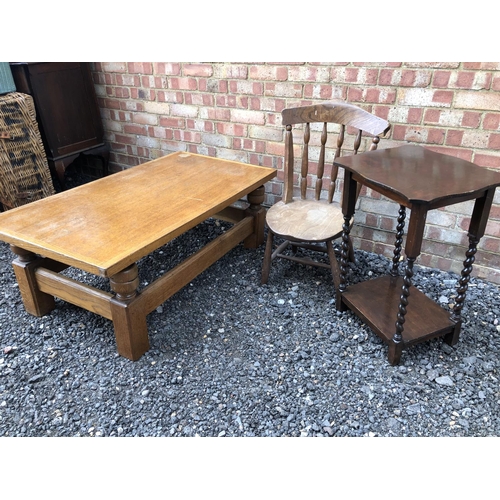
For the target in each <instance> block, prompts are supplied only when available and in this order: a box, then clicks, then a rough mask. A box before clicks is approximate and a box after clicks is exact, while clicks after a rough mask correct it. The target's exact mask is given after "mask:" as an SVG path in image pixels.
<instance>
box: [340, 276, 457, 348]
mask: <svg viewBox="0 0 500 500" xmlns="http://www.w3.org/2000/svg"><path fill="white" fill-rule="evenodd" d="M402 285H403V277H401V276H399V277H396V278H395V277H392V276H382V277H380V278H375V279H372V280H368V281H364V282H362V283H357V284H355V285H351V286H349V287H348V288H347V290H346V291H345V292H344V293H343V294H342V302H343V303H344V304H345V305H346V306H347V307H348V308H349V309H350V310H351V311H353V312H354V313H355V314H356V315H357V316H358V317H359V318H361V319H362V320H363V321H364V322H365V323H366V324H367V325H368V326H369V327H370V328H371V329H372V330H373V331H374V332H375V333H376V334H377V335H378V336H379V337H380V338H381V339H382V340H384V341H385V342H386V343H389V342H390V341H391V340H392V337H393V336H394V333H395V331H396V320H397V314H398V307H399V303H400V297H401V287H402ZM455 326H456V324H455V322H453V321H452V320H451V319H450V312H448V311H446V310H445V309H443V308H442V307H441V306H439V304H436V303H435V302H434V301H433V300H431V299H430V298H429V297H427V296H426V295H425V294H423V293H422V292H421V291H420V290H418V289H417V288H415V287H413V286H412V287H410V295H409V297H408V305H407V307H406V316H405V322H404V325H403V334H402V335H403V342H404V344H405V345H412V344H417V343H419V342H424V341H426V340H428V339H431V338H433V337H440V336H442V335H446V334H448V333H451V332H453V330H454V329H455Z"/></svg>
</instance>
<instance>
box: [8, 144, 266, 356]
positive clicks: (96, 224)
mask: <svg viewBox="0 0 500 500" xmlns="http://www.w3.org/2000/svg"><path fill="white" fill-rule="evenodd" d="M275 175H276V170H275V169H272V168H265V167H258V166H254V165H247V164H244V163H239V162H234V161H228V160H222V159H217V158H211V157H208V156H202V155H197V154H191V153H182V152H179V153H173V154H170V155H168V156H165V157H162V158H159V159H157V160H153V161H150V162H147V163H145V164H142V165H140V166H137V167H134V168H131V169H128V170H125V171H122V172H120V173H117V174H113V175H110V176H107V177H105V178H103V179H98V180H96V181H94V182H91V183H88V184H84V185H82V186H79V187H76V188H73V189H70V190H67V191H63V192H61V193H59V194H56V195H54V196H51V197H49V198H45V199H43V200H39V201H36V202H34V203H31V204H30V205H25V206H22V207H19V208H16V209H14V210H10V211H9V212H5V213H3V214H0V239H1V240H3V241H5V242H8V243H10V244H11V248H12V250H13V252H14V253H15V254H17V258H16V259H15V260H14V263H13V266H14V270H15V274H16V277H17V281H18V283H19V289H20V292H21V295H22V298H23V301H24V305H25V308H26V310H27V311H28V312H29V313H31V314H34V315H36V316H42V315H44V314H47V313H48V312H49V311H50V310H52V309H53V308H54V307H55V305H54V296H56V297H59V298H61V299H63V300H65V301H67V302H70V303H72V304H75V305H78V306H80V307H83V308H85V309H87V310H89V311H92V312H95V313H97V314H100V315H101V316H104V317H105V318H108V319H111V320H112V321H113V324H114V329H115V336H116V343H117V349H118V352H119V354H121V355H122V356H125V357H127V358H129V359H132V360H136V359H138V358H140V356H142V354H143V353H144V352H146V351H147V350H148V349H149V341H148V333H147V326H146V315H147V314H149V313H150V312H151V311H153V310H155V309H156V308H157V307H158V306H159V305H160V304H161V303H163V302H164V301H165V300H167V299H168V298H169V297H170V296H172V295H173V294H174V293H175V292H177V291H178V290H180V289H181V288H182V287H183V286H185V285H186V284H188V283H189V282H190V281H192V280H193V279H194V278H195V277H196V276H197V275H198V274H200V273H201V272H202V271H203V270H205V269H206V268H207V267H209V266H210V265H212V264H213V263H214V262H216V261H217V260H218V259H219V258H220V257H222V256H223V255H224V254H226V253H227V252H228V251H229V250H231V249H232V248H234V247H235V246H236V245H238V243H239V242H241V241H244V243H245V245H246V246H247V247H251V248H255V247H257V246H258V245H260V244H261V243H263V241H264V219H265V211H264V209H263V208H261V205H260V204H261V203H262V201H263V200H264V187H263V184H264V183H265V182H267V181H268V180H270V179H272V178H273V177H274V176H275ZM245 195H247V201H248V203H247V204H248V208H246V209H238V208H235V207H233V206H232V204H234V203H235V202H236V201H238V200H240V198H242V197H244V196H245ZM68 207H71V210H68V209H67V208H68ZM212 216H214V217H220V218H223V219H226V220H229V221H232V222H234V225H233V226H232V227H231V228H230V229H229V230H227V231H226V232H225V233H224V234H222V235H221V236H219V237H218V238H216V239H215V240H213V241H212V242H210V243H209V244H208V245H206V246H205V247H203V248H202V249H201V250H199V251H198V252H196V253H195V254H193V255H192V256H190V257H189V258H188V259H186V260H185V261H184V262H183V263H181V264H180V265H178V266H177V267H175V268H174V269H172V270H171V271H169V272H168V273H166V274H164V275H163V276H161V277H159V278H158V279H157V280H156V281H155V282H153V283H151V284H150V285H148V286H147V287H145V288H144V289H142V290H141V291H138V289H137V288H138V281H139V280H138V268H137V265H136V261H138V260H139V259H141V258H142V257H144V256H145V255H147V254H149V253H151V252H152V251H154V250H155V249H157V248H159V247H160V246H162V245H164V244H166V243H167V242H169V241H170V240H172V239H173V238H175V237H176V236H179V235H180V234H182V233H184V232H185V231H187V230H189V229H191V228H192V227H194V226H196V225H197V224H199V223H200V222H202V221H204V220H205V219H207V218H209V217H212ZM36 254H38V255H40V257H39V256H37V255H36ZM68 266H74V267H76V268H79V269H82V270H84V271H87V272H89V273H93V274H96V275H100V276H104V277H107V278H109V280H110V286H111V290H112V291H113V292H114V293H107V292H104V291H101V290H97V289H94V288H92V287H89V286H88V285H85V284H82V283H79V282H77V281H75V280H73V279H70V278H69V277H66V276H64V275H61V274H59V271H61V270H63V269H64V268H67V267H68Z"/></svg>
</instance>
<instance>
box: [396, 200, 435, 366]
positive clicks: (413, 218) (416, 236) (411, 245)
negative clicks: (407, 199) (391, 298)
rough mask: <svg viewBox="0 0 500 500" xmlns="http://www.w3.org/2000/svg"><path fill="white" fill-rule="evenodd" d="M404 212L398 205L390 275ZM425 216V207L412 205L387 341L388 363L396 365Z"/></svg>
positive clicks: (397, 251)
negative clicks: (400, 281) (391, 330)
mask: <svg viewBox="0 0 500 500" xmlns="http://www.w3.org/2000/svg"><path fill="white" fill-rule="evenodd" d="M404 213H405V211H404V210H403V209H402V207H401V206H400V211H399V217H398V235H397V237H396V249H395V251H394V259H393V267H392V272H391V275H393V276H395V275H397V267H398V266H397V265H396V261H399V256H400V253H401V250H400V249H398V248H397V247H398V246H401V241H400V240H401V239H402V232H403V224H404ZM426 218H427V209H426V208H425V207H424V206H419V205H416V206H414V207H412V210H411V215H410V223H409V225H408V234H407V236H406V245H405V253H406V270H405V275H404V279H403V286H402V287H401V296H400V298H399V306H398V313H397V319H396V323H395V328H396V330H395V332H394V335H393V337H392V339H391V340H390V342H389V353H388V358H389V363H390V364H391V365H393V366H394V365H397V364H398V363H399V361H400V359H401V354H402V352H403V348H404V340H403V329H404V328H403V325H404V322H405V316H406V308H407V307H408V298H409V296H410V289H411V279H412V277H413V264H414V262H415V260H416V258H417V257H418V256H419V254H420V249H421V247H422V240H423V237H424V228H425V221H426Z"/></svg>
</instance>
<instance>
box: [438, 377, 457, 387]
mask: <svg viewBox="0 0 500 500" xmlns="http://www.w3.org/2000/svg"><path fill="white" fill-rule="evenodd" d="M436 383H438V384H439V385H446V386H448V387H452V386H454V385H455V384H454V382H453V380H452V379H451V378H450V377H448V375H444V376H443V377H437V378H436Z"/></svg>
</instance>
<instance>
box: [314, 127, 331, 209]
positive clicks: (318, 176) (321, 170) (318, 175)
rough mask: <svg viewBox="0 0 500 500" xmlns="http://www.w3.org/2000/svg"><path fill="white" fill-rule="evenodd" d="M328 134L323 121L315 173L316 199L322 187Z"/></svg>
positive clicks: (318, 197)
mask: <svg viewBox="0 0 500 500" xmlns="http://www.w3.org/2000/svg"><path fill="white" fill-rule="evenodd" d="M327 136H328V132H327V124H326V122H325V123H323V131H322V132H321V149H320V152H319V161H318V171H317V173H316V199H317V200H319V199H320V197H321V188H322V187H323V174H324V173H325V145H326V139H327Z"/></svg>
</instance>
